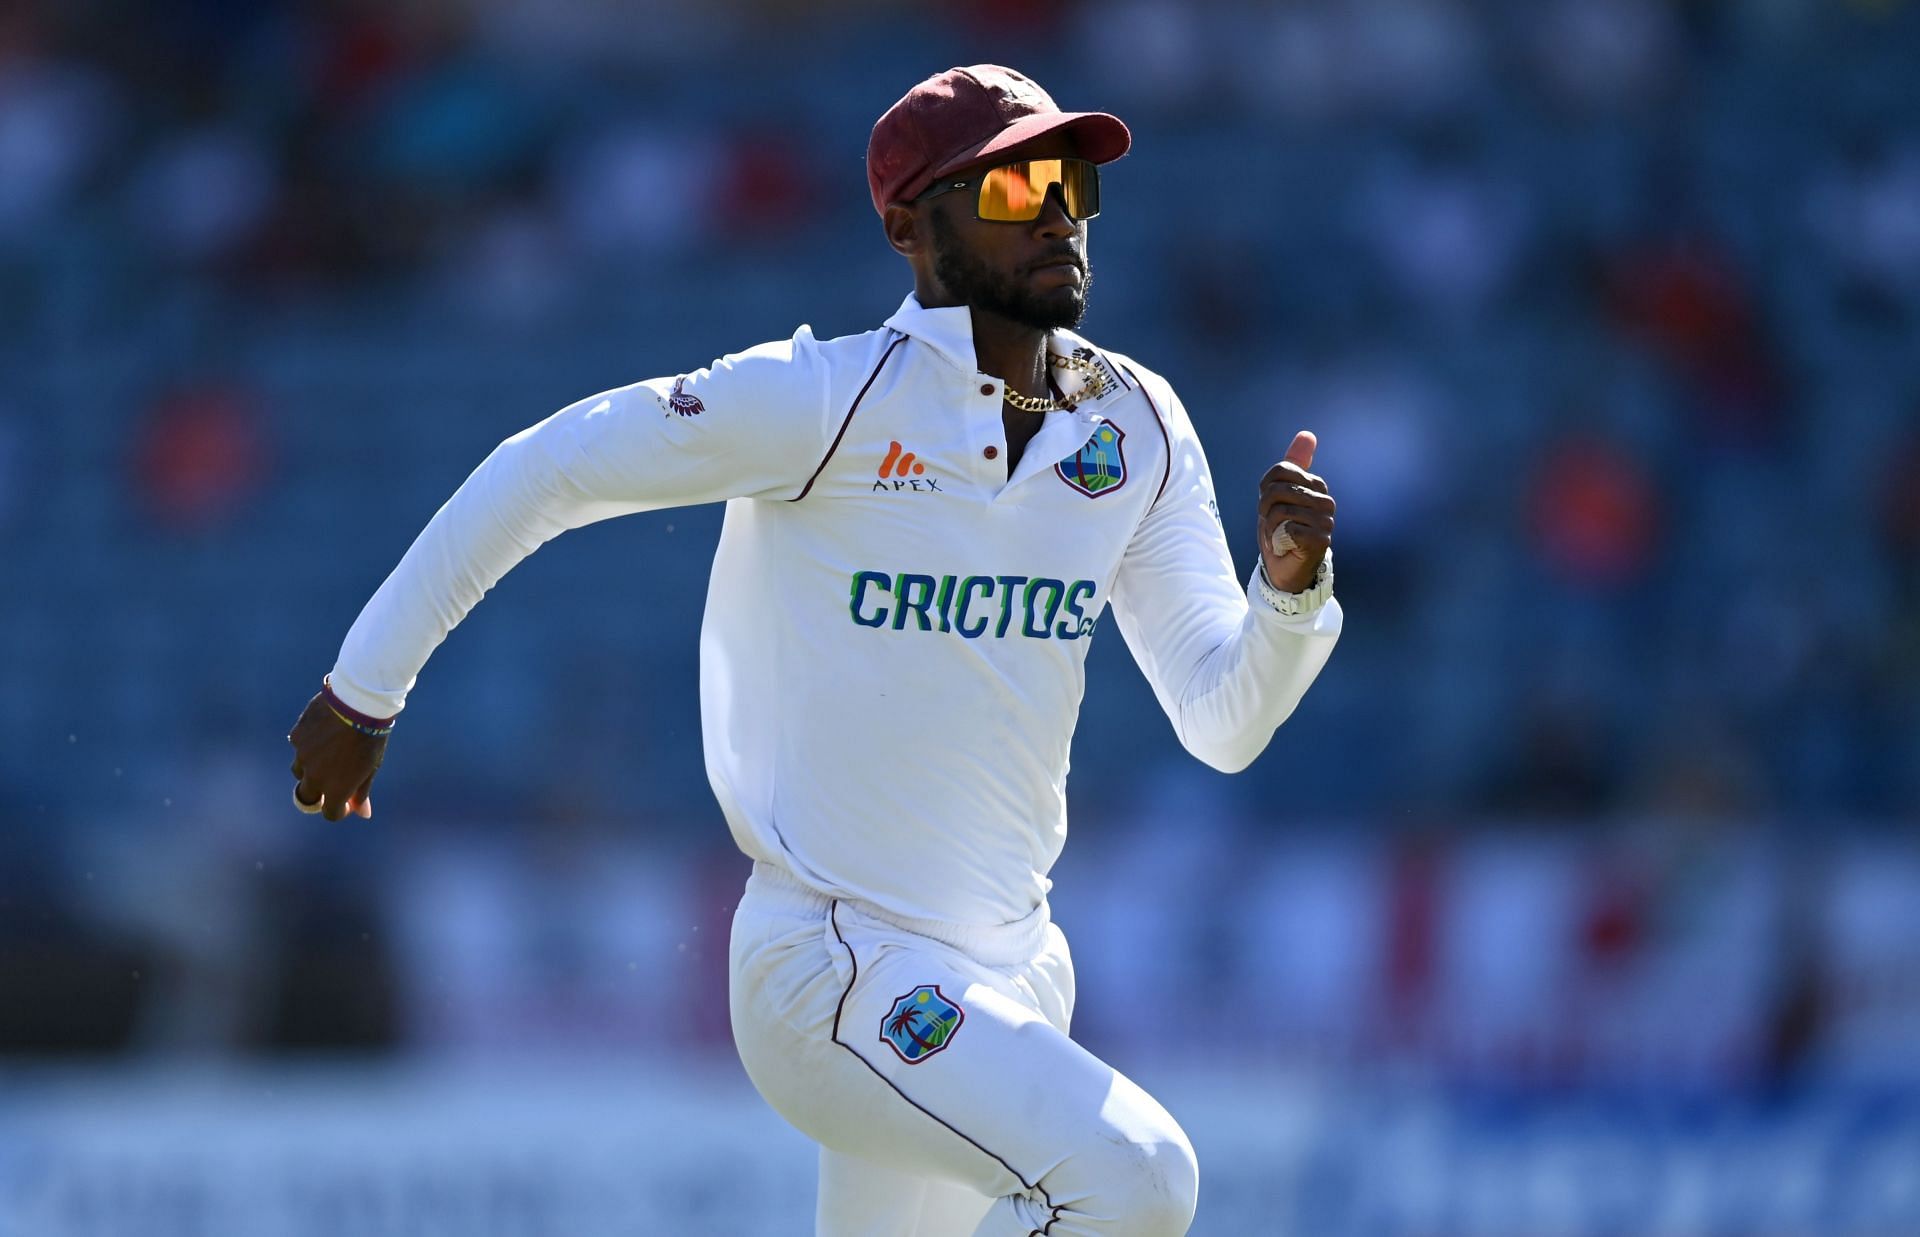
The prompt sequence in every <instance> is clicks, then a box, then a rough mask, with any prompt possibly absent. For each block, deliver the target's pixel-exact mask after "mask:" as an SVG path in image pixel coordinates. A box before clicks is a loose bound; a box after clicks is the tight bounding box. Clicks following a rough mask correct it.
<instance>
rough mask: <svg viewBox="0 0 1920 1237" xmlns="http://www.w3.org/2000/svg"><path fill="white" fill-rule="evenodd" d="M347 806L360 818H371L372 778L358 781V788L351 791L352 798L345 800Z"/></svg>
mask: <svg viewBox="0 0 1920 1237" xmlns="http://www.w3.org/2000/svg"><path fill="white" fill-rule="evenodd" d="M347 807H348V808H349V809H350V810H351V811H352V812H353V814H354V815H355V816H358V817H359V818H360V819H362V820H372V819H373V778H371V777H369V778H367V780H366V781H364V782H362V783H360V789H359V790H356V791H354V792H353V798H351V799H348V800H347Z"/></svg>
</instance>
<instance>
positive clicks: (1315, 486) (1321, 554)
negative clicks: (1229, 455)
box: [1259, 430, 1334, 593]
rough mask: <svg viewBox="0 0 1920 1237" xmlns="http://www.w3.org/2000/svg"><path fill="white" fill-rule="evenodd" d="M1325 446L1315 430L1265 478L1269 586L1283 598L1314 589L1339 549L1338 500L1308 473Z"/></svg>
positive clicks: (1263, 536)
mask: <svg viewBox="0 0 1920 1237" xmlns="http://www.w3.org/2000/svg"><path fill="white" fill-rule="evenodd" d="M1319 445H1320V440H1319V439H1317V438H1315V437H1314V436H1313V431H1311V430H1301V431H1300V432H1299V433H1297V434H1295V435H1294V436H1293V445H1292V446H1290V447H1288V448H1287V457H1286V458H1285V459H1284V460H1281V461H1280V462H1279V463H1278V464H1275V465H1274V466H1273V467H1272V468H1269V469H1267V475H1266V476H1264V477H1262V478H1260V507H1259V512H1260V520H1259V534H1260V559H1261V561H1262V562H1263V563H1265V564H1266V568H1267V580H1268V581H1269V582H1270V583H1271V584H1272V585H1273V586H1274V587H1275V588H1277V589H1279V590H1280V591H1281V592H1283V593H1302V592H1305V591H1306V590H1307V589H1309V588H1312V587H1313V576H1314V572H1316V571H1318V570H1319V568H1320V560H1321V559H1323V558H1325V557H1326V556H1327V549H1328V547H1330V546H1331V545H1332V544H1333V511H1334V501H1333V495H1332V494H1330V493H1328V492H1327V483H1326V482H1325V481H1323V480H1321V479H1320V478H1319V477H1316V476H1314V475H1313V474H1312V473H1311V472H1308V471H1307V470H1308V469H1309V468H1311V467H1312V466H1313V449H1314V448H1315V447H1317V446H1319Z"/></svg>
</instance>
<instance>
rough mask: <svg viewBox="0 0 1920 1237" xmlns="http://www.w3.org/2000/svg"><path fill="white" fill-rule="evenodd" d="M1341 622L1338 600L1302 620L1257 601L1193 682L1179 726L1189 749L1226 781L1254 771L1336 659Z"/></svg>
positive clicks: (1184, 698)
mask: <svg viewBox="0 0 1920 1237" xmlns="http://www.w3.org/2000/svg"><path fill="white" fill-rule="evenodd" d="M1341 618H1342V616H1341V612H1340V603H1339V602H1338V601H1334V600H1329V601H1328V602H1327V603H1326V604H1325V605H1324V606H1322V607H1321V608H1320V609H1319V610H1317V611H1315V612H1314V613H1313V614H1310V615H1302V616H1300V617H1297V618H1287V617H1283V616H1281V615H1277V614H1274V613H1272V612H1271V608H1270V607H1268V606H1267V604H1266V603H1265V602H1264V601H1261V600H1258V599H1256V600H1254V601H1253V602H1252V604H1251V605H1249V607H1248V609H1247V613H1246V615H1245V617H1244V618H1243V619H1242V621H1241V623H1240V626H1239V628H1238V630H1236V631H1234V632H1233V633H1232V634H1231V635H1230V636H1229V637H1228V638H1227V639H1226V640H1224V641H1222V642H1221V643H1220V644H1219V645H1218V646H1217V647H1215V649H1214V650H1213V651H1212V652H1211V653H1210V654H1209V655H1207V656H1206V657H1205V658H1203V659H1201V661H1200V663H1199V665H1197V666H1196V667H1194V671H1193V675H1192V677H1190V678H1189V679H1188V680H1187V685H1186V688H1185V690H1184V691H1182V693H1181V695H1180V704H1179V715H1178V718H1177V722H1176V729H1177V730H1178V732H1179V735H1180V742H1181V744H1182V746H1184V747H1185V748H1186V749H1187V750H1188V751H1189V752H1191V753H1193V755H1194V756H1195V757H1197V758H1198V759H1200V760H1201V761H1204V762H1205V763H1206V764H1208V765H1210V766H1212V767H1213V768H1215V769H1218V770H1220V771H1221V772H1223V773H1238V772H1239V771H1240V770H1242V769H1244V768H1246V767H1247V766H1248V765H1250V764H1252V763H1253V761H1254V759H1255V758H1256V757H1257V756H1259V755H1260V753H1261V752H1263V751H1265V750H1266V746H1267V744H1268V742H1269V741H1271V740H1272V738H1273V732H1274V731H1275V730H1277V729H1278V728H1279V726H1280V723H1282V722H1284V721H1286V720H1287V718H1288V717H1289V716H1291V715H1292V713H1293V710H1294V709H1295V707H1297V706H1298V705H1299V703H1300V700H1301V698H1302V697H1304V696H1305V695H1306V694H1307V688H1309V687H1311V686H1312V685H1313V681H1314V679H1315V678H1317V677H1319V674H1320V670H1321V668H1322V667H1323V666H1325V665H1326V664H1327V658H1329V657H1330V656H1332V655H1333V646H1334V643H1335V642H1336V641H1337V640H1338V639H1339V637H1340V626H1341Z"/></svg>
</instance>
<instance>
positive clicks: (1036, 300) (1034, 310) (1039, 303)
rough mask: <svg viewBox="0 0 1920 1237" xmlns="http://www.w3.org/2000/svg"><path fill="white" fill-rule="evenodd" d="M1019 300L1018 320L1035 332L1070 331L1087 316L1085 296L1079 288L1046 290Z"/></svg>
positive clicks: (1083, 291)
mask: <svg viewBox="0 0 1920 1237" xmlns="http://www.w3.org/2000/svg"><path fill="white" fill-rule="evenodd" d="M1021 300H1022V304H1021V306H1020V309H1021V311H1022V312H1021V313H1020V314H1019V319H1020V321H1022V322H1024V323H1025V324H1026V325H1027V326H1030V327H1033V328H1035V329H1036V330H1041V331H1054V330H1059V329H1061V328H1062V327H1064V328H1066V329H1068V330H1072V329H1073V328H1074V327H1077V326H1079V325H1080V321H1081V319H1083V318H1085V317H1086V316H1087V294H1086V292H1085V290H1084V289H1081V288H1072V287H1065V288H1048V289H1045V290H1044V291H1037V292H1032V293H1029V294H1028V295H1027V296H1025V297H1023V298H1021Z"/></svg>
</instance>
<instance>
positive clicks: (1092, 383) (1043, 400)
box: [1000, 353, 1107, 412]
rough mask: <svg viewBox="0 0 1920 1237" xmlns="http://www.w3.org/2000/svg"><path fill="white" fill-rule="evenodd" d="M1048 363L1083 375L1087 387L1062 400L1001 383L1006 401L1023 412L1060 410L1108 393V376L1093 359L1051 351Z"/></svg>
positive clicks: (1056, 367)
mask: <svg viewBox="0 0 1920 1237" xmlns="http://www.w3.org/2000/svg"><path fill="white" fill-rule="evenodd" d="M1047 363H1048V364H1050V365H1052V366H1053V367H1054V368H1055V369H1070V370H1073V371H1074V372H1076V373H1078V374H1080V375H1082V376H1083V377H1084V378H1085V379H1086V383H1087V385H1086V389H1085V390H1083V391H1081V392H1080V395H1079V396H1078V397H1076V398H1074V399H1070V400H1064V401H1062V400H1057V399H1049V398H1047V397H1046V396H1041V395H1021V394H1019V393H1017V392H1016V391H1014V389H1013V388H1012V387H1010V386H1007V385H1006V384H1005V383H1002V384H1001V385H1000V392H1001V394H1002V395H1003V396H1004V397H1005V398H1006V401H1007V402H1008V403H1009V404H1012V405H1013V406H1014V407H1015V408H1018V409H1019V410H1020V411H1021V412H1058V411H1059V410H1060V409H1062V408H1071V407H1073V406H1074V405H1075V404H1077V403H1079V402H1080V400H1081V399H1084V398H1086V397H1087V396H1089V395H1090V396H1092V397H1093V398H1095V399H1098V398H1100V397H1101V396H1102V395H1105V394H1106V393H1107V376H1106V375H1105V374H1103V373H1101V372H1100V370H1099V368H1098V367H1096V366H1095V365H1094V363H1093V362H1092V361H1089V360H1087V359H1086V358H1084V357H1077V356H1062V355H1060V354H1059V353H1049V354H1048V355H1047Z"/></svg>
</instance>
